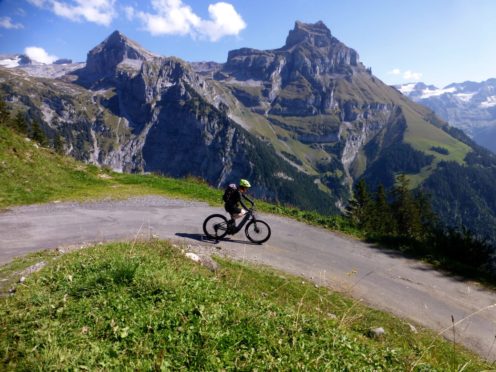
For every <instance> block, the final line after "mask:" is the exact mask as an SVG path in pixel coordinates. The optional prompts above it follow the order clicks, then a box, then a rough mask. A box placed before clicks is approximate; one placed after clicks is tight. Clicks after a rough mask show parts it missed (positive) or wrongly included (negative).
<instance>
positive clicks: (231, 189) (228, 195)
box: [222, 183, 238, 203]
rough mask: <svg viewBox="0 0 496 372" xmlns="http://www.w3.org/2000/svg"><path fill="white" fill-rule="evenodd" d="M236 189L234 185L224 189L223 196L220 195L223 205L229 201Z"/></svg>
mask: <svg viewBox="0 0 496 372" xmlns="http://www.w3.org/2000/svg"><path fill="white" fill-rule="evenodd" d="M237 189H238V188H237V187H236V184H234V183H231V184H229V185H228V186H227V187H226V190H225V191H224V195H222V200H223V201H224V203H227V202H228V201H229V200H230V199H231V197H232V195H233V194H234V192H235V191H236V190H237Z"/></svg>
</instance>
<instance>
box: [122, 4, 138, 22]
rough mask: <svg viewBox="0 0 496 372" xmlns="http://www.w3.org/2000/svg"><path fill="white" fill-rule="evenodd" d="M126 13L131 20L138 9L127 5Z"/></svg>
mask: <svg viewBox="0 0 496 372" xmlns="http://www.w3.org/2000/svg"><path fill="white" fill-rule="evenodd" d="M124 13H126V17H127V19H128V20H130V21H132V20H133V19H134V16H135V15H136V11H135V10H134V8H133V7H132V6H125V7H124Z"/></svg>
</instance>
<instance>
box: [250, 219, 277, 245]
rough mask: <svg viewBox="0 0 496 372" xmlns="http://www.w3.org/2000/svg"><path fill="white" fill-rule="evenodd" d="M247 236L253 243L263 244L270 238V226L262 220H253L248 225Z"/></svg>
mask: <svg viewBox="0 0 496 372" xmlns="http://www.w3.org/2000/svg"><path fill="white" fill-rule="evenodd" d="M245 234H246V237H247V238H248V239H250V241H252V242H253V243H258V244H262V243H265V242H266V241H267V240H269V238H270V234H271V231H270V226H269V225H268V224H267V223H266V222H264V221H261V220H253V221H250V222H249V223H248V225H246V228H245Z"/></svg>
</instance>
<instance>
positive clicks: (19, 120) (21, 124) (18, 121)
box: [12, 111, 28, 135]
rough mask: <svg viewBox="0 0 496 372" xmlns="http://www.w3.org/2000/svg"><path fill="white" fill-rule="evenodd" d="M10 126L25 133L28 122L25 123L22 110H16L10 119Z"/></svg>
mask: <svg viewBox="0 0 496 372" xmlns="http://www.w3.org/2000/svg"><path fill="white" fill-rule="evenodd" d="M12 128H14V130H15V131H17V132H18V133H21V134H24V135H25V134H27V132H28V124H27V123H26V118H25V117H24V114H23V113H22V112H20V111H19V112H18V113H17V114H16V116H15V117H14V119H13V120H12Z"/></svg>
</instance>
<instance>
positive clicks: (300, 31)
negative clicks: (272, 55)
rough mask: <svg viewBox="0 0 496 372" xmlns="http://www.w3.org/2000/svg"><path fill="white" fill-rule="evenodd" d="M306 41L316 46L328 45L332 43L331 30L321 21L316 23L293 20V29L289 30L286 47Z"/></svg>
mask: <svg viewBox="0 0 496 372" xmlns="http://www.w3.org/2000/svg"><path fill="white" fill-rule="evenodd" d="M304 41H306V42H308V43H309V44H311V45H313V46H316V47H328V46H330V45H331V44H332V35H331V30H329V28H328V27H327V26H326V25H325V24H324V22H322V21H318V22H317V23H303V22H300V21H296V22H295V27H294V29H293V30H291V31H289V35H288V37H287V38H286V45H285V47H286V48H291V47H292V46H294V45H296V44H298V43H301V42H304Z"/></svg>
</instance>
